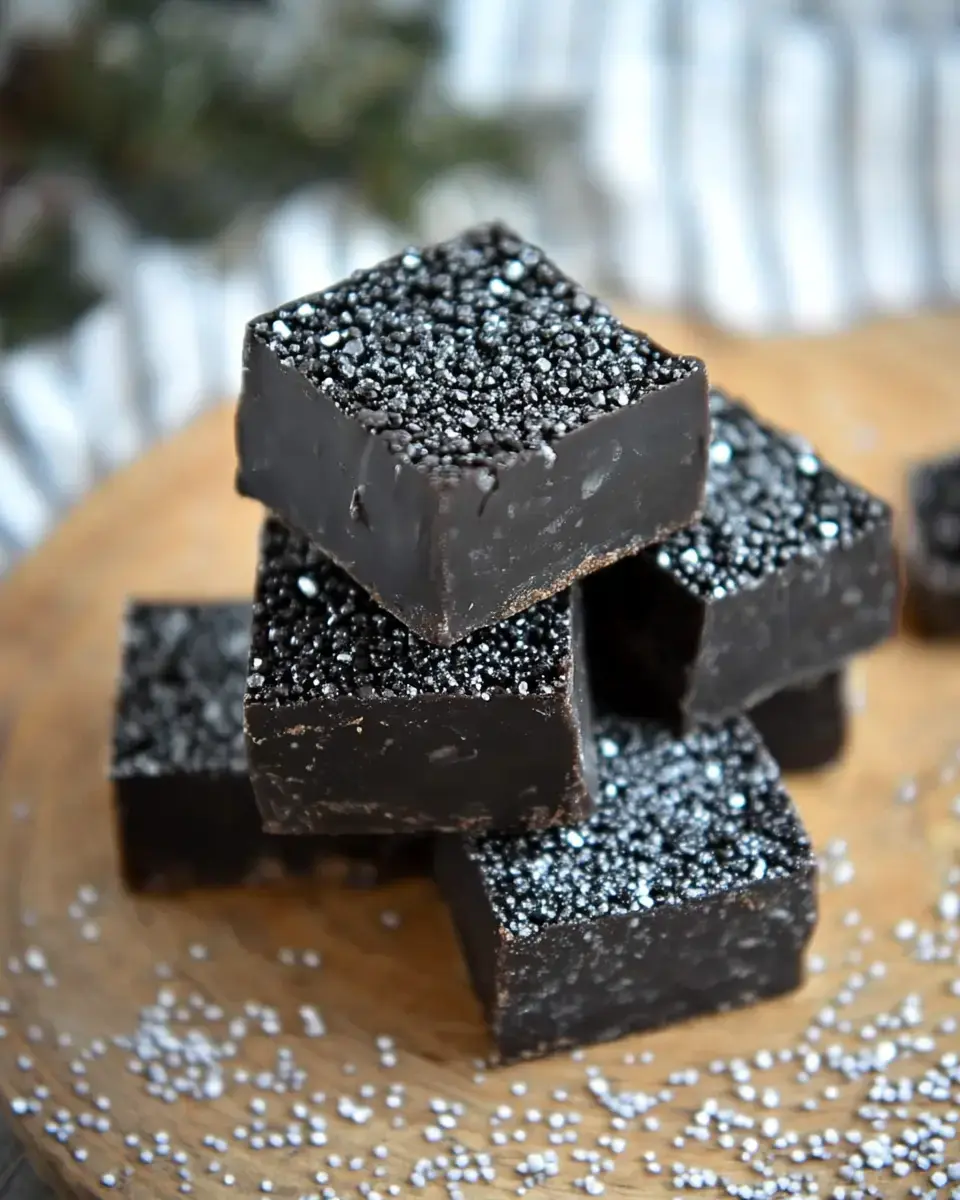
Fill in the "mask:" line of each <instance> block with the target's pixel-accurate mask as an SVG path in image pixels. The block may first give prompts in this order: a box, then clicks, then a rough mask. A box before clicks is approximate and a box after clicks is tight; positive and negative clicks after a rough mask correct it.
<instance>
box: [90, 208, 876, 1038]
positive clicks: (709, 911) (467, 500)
mask: <svg viewBox="0 0 960 1200" xmlns="http://www.w3.org/2000/svg"><path fill="white" fill-rule="evenodd" d="M237 447H238V458H239V468H238V474H237V483H238V489H239V491H240V492H241V493H242V494H244V495H246V496H249V497H252V498H255V499H257V500H259V501H261V502H262V503H263V504H264V505H265V506H266V508H267V509H268V510H269V512H268V515H267V516H266V518H265V521H264V524H263V529H262V533H261V537H260V544H259V561H258V566H257V572H256V581H255V595H254V601H253V605H252V610H251V607H250V605H249V604H246V605H244V604H240V603H233V604H222V605H209V604H207V605H200V604H194V605H186V604H185V605H158V604H133V605H132V606H131V608H130V610H129V612H128V615H127V619H126V632H125V645H124V665H123V673H122V680H121V689H120V697H119V700H118V712H117V722H116V737H115V754H114V764H113V775H114V779H115V781H116V788H115V795H116V804H117V812H118V818H119V830H120V843H121V852H122V861H123V864H124V870H125V875H126V879H127V881H128V884H129V885H130V886H131V887H133V888H136V889H151V888H152V889H169V888H174V887H183V886H195V885H201V884H218V885H231V884H234V885H235V884H238V883H249V882H261V881H263V880H264V879H270V878H281V879H283V878H289V877H291V876H294V877H295V876H301V875H312V874H314V873H315V872H316V871H318V870H320V869H321V868H322V867H323V865H324V864H325V863H327V862H329V861H330V860H331V859H336V860H344V859H345V860H350V861H353V862H354V864H356V865H357V866H358V867H362V875H363V877H364V878H365V879H366V880H369V881H377V880H382V879H387V878H392V877H395V876H397V875H400V874H405V873H423V874H425V873H428V872H432V873H433V874H434V875H435V877H436V880H437V882H438V884H439V887H440V890H441V892H442V895H443V897H444V900H445V901H446V903H447V905H448V907H449V910H450V913H451V916H452V920H453V923H454V925H455V927H456V931H457V934H458V936H459V940H460V943H461V945H462V948H463V953H464V958H465V960H466V965H467V969H468V972H469V975H470V977H471V979H472V981H473V984H474V986H475V988H476V991H477V993H478V995H479V998H480V1000H481V1002H482V1005H483V1007H484V1010H485V1013H486V1017H487V1020H488V1023H489V1026H490V1029H491V1033H492V1039H493V1042H494V1045H495V1050H496V1053H497V1055H498V1056H499V1057H500V1058H501V1059H502V1060H507V1061H508V1060H512V1059H517V1058H523V1057H530V1056H534V1055H539V1054H544V1053H547V1052H549V1051H551V1050H553V1049H556V1048H559V1047H563V1046H571V1045H576V1044H578V1043H583V1042H590V1041H595V1040H601V1039H607V1038H614V1037H618V1036H620V1035H622V1034H626V1033H629V1032H635V1031H638V1030H643V1029H647V1028H651V1027H654V1026H659V1025H663V1024H664V1023H666V1022H671V1021H675V1020H679V1019H682V1018H686V1017H690V1016H693V1015H696V1014H702V1013H706V1012H713V1011H720V1010H724V1009H727V1008H731V1007H735V1006H738V1005H743V1004H746V1003H749V1002H752V1001H756V1000H760V999H762V998H764V997H768V996H773V995H776V994H779V993H783V992H785V991H788V990H789V989H791V988H793V987H795V986H796V985H797V984H798V982H799V981H800V979H801V976H802V962H803V952H804V948H805V946H806V943H807V942H808V940H809V938H810V935H811V933H812V931H813V928H814V924H815V919H816V910H817V901H816V864H815V858H814V854H813V851H812V848H811V844H810V840H809V838H808V835H807V833H806V832H805V830H804V827H803V824H802V821H801V819H800V816H799V815H798V813H797V811H796V809H795V807H794V805H793V803H792V801H791V799H790V797H789V795H788V793H787V791H786V790H785V788H784V786H783V784H782V782H781V778H780V765H778V760H779V764H782V765H783V766H785V767H789V768H802V767H808V768H809V767H818V766H823V765H825V764H827V763H829V762H831V761H833V760H834V759H836V758H837V757H838V756H839V755H840V753H841V751H842V747H843V742H844V735H845V713H846V704H845V696H844V671H845V666H846V664H847V662H848V661H849V659H850V658H851V657H852V656H854V655H856V654H858V653H860V652H862V651H865V650H867V649H868V648H869V647H871V646H873V645H875V644H876V643H878V642H879V641H881V640H883V639H884V638H886V637H887V636H888V635H889V634H890V633H891V631H892V628H893V626H894V622H895V619H896V609H897V600H898V585H897V574H896V568H895V558H894V552H893V544H892V531H891V514H890V511H889V509H888V508H887V506H886V505H885V504H884V503H883V502H882V501H880V500H879V499H877V498H876V497H874V496H872V495H870V494H869V493H868V492H866V491H864V490H863V489H862V488H860V487H858V486H856V485H855V484H853V483H850V482H848V481H847V480H845V479H843V478H842V477H840V476H839V475H837V474H836V473H835V472H834V471H832V470H831V469H830V468H829V467H828V466H827V465H826V464H825V463H824V462H823V461H822V460H821V459H820V458H819V457H818V456H817V454H816V452H815V451H814V450H813V448H812V447H811V446H810V445H808V444H807V443H806V442H805V441H803V440H802V439H799V438H796V437H794V436H791V435H788V434H786V433H783V432H781V431H779V430H777V429H774V428H771V427H769V426H768V425H765V424H764V423H763V422H762V421H761V420H759V419H758V418H757V417H756V416H755V415H754V414H753V413H752V412H751V410H750V409H749V408H747V407H746V406H745V405H743V404H741V403H739V402H736V401H734V400H732V399H730V398H728V397H727V396H725V395H723V394H722V393H720V392H719V391H717V390H715V389H710V388H709V387H708V384H707V377H706V373H705V369H704V366H703V364H702V363H701V362H699V361H698V360H696V359H694V358H689V357H683V356H679V355H675V354H672V353H670V352H669V351H667V350H665V349H663V348H662V347H660V346H658V345H656V344H655V343H654V342H652V341H651V340H650V339H649V338H648V337H646V336H645V335H643V334H640V333H637V332H634V331H632V330H630V329H628V328H627V327H625V326H624V325H623V324H622V323H621V322H620V321H619V320H618V319H617V318H616V317H615V316H613V315H612V314H611V312H610V311H609V309H608V308H607V307H606V306H605V305H603V304H601V303H600V302H599V301H598V300H596V299H595V298H593V297H592V296H590V295H589V294H588V293H586V292H585V291H584V290H583V289H582V288H581V287H579V286H578V285H577V284H576V283H575V282H573V281H572V280H570V279H569V278H567V277H566V276H565V275H564V274H563V273H562V272H561V270H560V269H559V268H558V267H557V266H556V265H554V264H553V263H552V262H551V261H550V260H549V259H548V258H547V257H546V256H545V255H544V254H543V252H542V251H540V250H539V249H537V248H536V247H535V246H532V245H530V244H529V243H527V242H525V241H523V239H522V238H520V237H519V236H517V235H516V234H514V233H513V232H512V231H510V230H509V229H507V228H505V227H503V226H502V225H498V224H494V225H489V226H484V227H480V228H477V229H472V230H469V231H468V232H466V233H464V234H462V235H461V236H459V237H457V238H454V239H452V240H450V241H447V242H444V243H442V244H439V245H436V246H433V247H430V248H427V249H422V250H413V249H411V250H407V251H406V252H404V253H403V254H401V255H398V256H397V257H395V258H392V259H389V260H388V261H386V262H383V263H381V264H380V265H378V266H376V267H373V268H372V269H367V270H361V271H358V272H356V273H355V274H354V275H352V276H351V277H350V278H349V279H347V280H345V281H344V282H342V283H340V284H338V285H336V286H334V287H331V288H329V289H327V290H326V291H323V292H319V293H317V294H315V295H310V296H307V297H304V298H302V299H298V300H295V301H292V302H291V303H289V304H285V305H283V306H281V307H280V308H278V309H277V310H276V311H274V312H271V313H269V314H267V315H265V316H261V317H258V318H256V319H254V320H253V321H251V322H250V324H249V326H248V328H247V332H246V343H245V351H244V370H243V384H242V392H241V396H240V403H239V409H238V413H237Z"/></svg>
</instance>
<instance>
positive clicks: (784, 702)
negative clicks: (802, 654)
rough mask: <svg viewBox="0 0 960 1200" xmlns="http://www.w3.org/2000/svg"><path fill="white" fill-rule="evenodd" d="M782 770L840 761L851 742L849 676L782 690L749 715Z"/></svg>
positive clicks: (840, 674)
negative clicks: (848, 694) (849, 732)
mask: <svg viewBox="0 0 960 1200" xmlns="http://www.w3.org/2000/svg"><path fill="white" fill-rule="evenodd" d="M748 715H749V717H750V720H751V721H752V722H753V723H754V725H756V727H757V729H758V730H759V731H760V736H761V737H762V738H763V740H764V743H765V745H766V747H767V749H768V750H769V751H770V753H771V754H772V755H773V757H774V758H775V759H776V760H777V762H778V763H779V764H780V770H781V771H818V770H820V768H822V767H828V766H830V765H831V764H832V763H835V762H837V761H839V759H840V758H841V757H842V755H843V751H844V748H845V747H846V744H847V724H848V721H847V673H846V671H830V672H828V674H826V675H823V676H821V677H820V678H819V679H814V680H811V681H810V682H808V683H798V684H796V685H795V686H794V687H788V688H783V689H782V690H781V691H779V692H777V693H776V695H774V696H771V697H770V699H769V700H762V701H761V702H760V703H759V704H758V705H757V706H756V708H752V709H751V710H750V712H749V714H748Z"/></svg>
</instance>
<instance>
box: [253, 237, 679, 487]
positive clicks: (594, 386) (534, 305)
mask: <svg viewBox="0 0 960 1200" xmlns="http://www.w3.org/2000/svg"><path fill="white" fill-rule="evenodd" d="M252 331H253V334H254V336H256V337H258V338H260V339H261V340H262V341H263V342H265V343H266V344H267V345H268V346H269V347H270V349H271V350H272V351H273V352H274V353H275V354H277V355H278V356H279V357H280V359H281V360H282V361H283V362H284V363H286V364H288V365H289V366H292V367H295V368H296V369H297V370H298V371H301V372H302V373H303V374H304V375H305V376H306V377H307V379H309V380H310V382H311V383H312V384H314V385H315V386H316V387H318V388H320V389H321V390H322V391H324V392H325V393H326V394H328V395H329V396H330V398H331V399H332V400H333V401H334V402H335V403H336V404H337V405H338V406H339V407H340V408H341V409H342V410H343V411H344V412H345V413H347V415H348V416H350V417H353V418H355V419H356V420H358V421H360V422H361V423H362V424H363V425H364V426H365V427H366V428H367V429H371V430H375V431H377V432H379V433H381V434H382V435H383V437H384V438H386V440H387V443H388V445H389V446H390V449H391V450H392V451H394V453H396V454H397V455H399V456H401V457H402V458H403V459H404V460H406V461H408V462H411V463H416V464H417V465H418V466H420V467H421V468H423V469H424V470H428V471H431V472H433V473H436V474H440V475H450V474H456V473H457V472H459V471H460V470H462V469H463V468H469V467H475V468H495V467H501V466H505V465H507V464H509V463H510V462H511V461H513V459H515V458H516V456H517V455H518V454H520V453H521V452H522V451H528V452H529V451H532V452H542V453H545V454H547V455H549V454H550V449H549V447H550V445H551V443H553V442H555V441H556V440H557V439H558V438H560V437H562V436H563V434H565V433H567V432H568V431H570V430H572V429H576V428H577V427H578V426H581V425H583V424H585V423H586V422H588V421H591V420H593V419H594V418H596V417H598V416H601V415H603V413H606V412H611V411H613V412H615V411H616V410H617V409H618V408H621V407H624V406H626V405H630V404H638V403H642V402H643V399H644V397H645V395H646V394H647V393H648V392H650V391H651V390H653V389H656V388H660V387H663V386H664V385H665V384H668V383H672V382H673V381H674V380H677V379H682V378H684V377H685V376H687V375H689V374H690V372H691V371H692V370H694V369H695V368H696V367H698V366H699V363H697V361H696V360H694V359H689V358H679V357H674V356H672V355H669V354H667V353H666V352H665V351H664V350H662V349H661V348H660V347H658V346H656V345H654V344H653V343H651V342H650V341H649V340H648V339H647V338H645V337H644V336H642V335H641V334H637V333H633V332H631V331H630V330H628V329H625V328H624V326H623V325H622V324H621V323H620V321H618V320H617V319H616V317H614V316H612V315H611V313H610V311H609V309H608V308H607V307H606V306H605V305H603V304H601V303H600V302H599V301H598V300H596V299H594V298H593V297H592V296H590V295H588V294H587V293H586V292H584V291H583V290H582V289H581V288H580V287H579V286H578V285H577V284H576V283H574V282H573V281H572V280H571V279H568V278H567V277H566V276H565V275H564V274H563V273H562V272H561V271H560V270H559V268H558V267H556V266H555V265H554V264H553V263H552V262H551V261H550V260H549V259H548V258H547V257H546V256H545V255H544V253H543V252H542V251H541V250H538V249H537V247H536V246H531V245H530V244H529V243H527V242H524V241H523V240H522V239H521V238H519V237H518V236H517V235H516V234H514V233H513V232H511V231H510V230H509V229H507V228H505V227H504V226H502V225H486V226H481V227H479V228H476V229H472V230H469V231H468V232H466V233H464V234H462V235H461V236H459V237H457V238H454V239H452V240H451V241H448V242H442V243H440V244H439V245H436V246H431V247H428V248H426V249H421V250H413V249H411V250H407V251H406V252H405V253H403V254H400V255H397V256H396V257H395V258H391V259H388V260H387V261H386V262H383V263H381V264H380V265H379V266H376V267H372V268H370V269H368V270H363V271H357V272H355V273H354V274H353V275H351V276H350V278H349V279H346V280H344V281H343V282H342V283H340V284H337V285H336V286H335V287H332V288H329V289H328V290H327V291H325V292H320V293H317V294H316V295H312V296H307V297H304V298H303V299H301V300H297V301H294V302H292V303H290V304H287V305H284V306H283V307H282V308H279V309H277V310H276V311H275V312H272V313H269V314H267V315H266V316H264V317H261V318H258V319H257V320H256V321H255V322H254V323H253V325H252Z"/></svg>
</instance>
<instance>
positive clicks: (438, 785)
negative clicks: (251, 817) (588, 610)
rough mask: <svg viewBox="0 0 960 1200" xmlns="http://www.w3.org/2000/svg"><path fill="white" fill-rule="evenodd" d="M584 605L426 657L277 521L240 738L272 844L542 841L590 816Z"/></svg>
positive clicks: (265, 563) (538, 607)
mask: <svg viewBox="0 0 960 1200" xmlns="http://www.w3.org/2000/svg"><path fill="white" fill-rule="evenodd" d="M580 643H581V635H580V613H579V591H578V590H577V589H571V590H568V591H566V592H562V593H560V594H559V595H557V596H552V597H550V599H548V600H542V601H541V602H540V603H538V604H535V605H534V606H533V607H532V608H530V609H528V610H527V611H525V612H522V613H518V614H517V615H516V616H513V617H510V618H509V619H508V620H506V621H501V622H500V623H499V624H497V625H493V626H491V627H490V628H488V629H482V630H478V631H476V632H474V633H472V634H470V636H469V637H467V638H466V639H465V640H464V641H462V642H458V643H457V645H455V646H436V645H433V644H432V643H430V642H425V641H423V640H422V639H421V638H419V637H418V636H417V635H416V634H415V633H413V632H411V630H409V629H408V628H407V627H406V626H405V625H403V624H401V622H400V621H399V620H397V618H396V617H394V616H392V615H391V614H390V613H388V612H387V611H386V610H385V609H382V608H381V607H380V606H379V605H378V604H377V603H376V602H375V601H374V600H372V599H371V598H370V597H369V596H368V595H367V594H366V592H364V591H363V589H362V588H360V587H359V586H358V585H357V584H356V583H354V582H353V580H352V579H351V578H350V577H349V576H348V575H347V574H346V572H345V571H342V570H341V569H340V568H339V567H338V566H336V564H335V563H334V562H333V561H332V560H331V559H330V558H328V557H327V556H326V555H325V554H323V553H322V552H321V551H319V550H317V549H315V548H314V547H313V546H311V545H310V543H308V542H307V541H306V540H305V539H304V538H302V537H300V536H299V535H296V534H293V533H290V532H289V531H288V530H287V529H286V528H285V527H284V526H283V525H281V524H280V523H279V522H278V521H277V520H276V519H274V518H268V519H267V521H266V523H265V525H264V529H263V534H262V538H261V547H260V563H259V570H258V576H257V591H256V599H255V602H254V610H253V632H252V638H251V646H250V673H249V676H248V678H247V694H246V699H245V724H246V734H247V753H248V756H249V760H250V773H251V779H252V781H253V787H254V792H255V794H256V798H257V803H258V804H259V805H260V810H261V812H262V813H263V817H264V823H265V827H266V828H267V829H269V830H270V831H271V832H272V833H289V834H319V833H325V834H362V833H413V832H422V831H429V830H469V831H478V830H485V829H530V828H533V829H536V828H544V827H546V826H548V825H553V824H559V823H570V822H572V821H576V820H579V819H581V818H582V817H584V816H586V815H587V814H588V813H589V811H590V810H591V808H592V792H593V785H594V776H595V768H594V758H593V754H594V750H593V742H592V740H591V739H590V738H589V737H586V738H584V736H583V733H582V729H583V728H584V727H586V728H589V723H588V709H589V704H588V699H587V695H586V680H585V672H584V670H583V664H582V661H581V660H582V650H581V645H580Z"/></svg>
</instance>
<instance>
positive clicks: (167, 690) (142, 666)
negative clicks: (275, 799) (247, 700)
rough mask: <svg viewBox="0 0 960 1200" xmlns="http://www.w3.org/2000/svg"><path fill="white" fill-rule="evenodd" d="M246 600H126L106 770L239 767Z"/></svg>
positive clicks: (119, 773) (124, 773)
mask: <svg viewBox="0 0 960 1200" xmlns="http://www.w3.org/2000/svg"><path fill="white" fill-rule="evenodd" d="M249 645H250V605H249V604H134V605H132V606H131V607H130V609H129V611H128V613H127V617H126V621H125V623H124V632H123V665H122V670H121V678H120V695H119V699H118V701H117V714H116V722H115V726H114V750H113V766H112V774H113V776H114V778H131V777H133V776H137V775H172V774H179V773H181V772H196V771H242V770H244V769H245V765H246V754H245V751H244V743H243V680H244V670H245V668H246V663H247V653H248V650H249Z"/></svg>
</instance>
